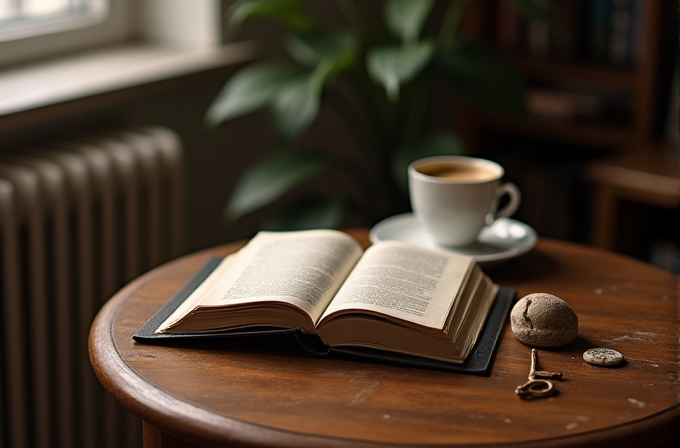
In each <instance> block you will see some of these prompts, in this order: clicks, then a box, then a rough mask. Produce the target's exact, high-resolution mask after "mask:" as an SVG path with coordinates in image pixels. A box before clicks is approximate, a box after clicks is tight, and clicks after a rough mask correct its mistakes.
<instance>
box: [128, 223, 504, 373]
mask: <svg viewBox="0 0 680 448" xmlns="http://www.w3.org/2000/svg"><path fill="white" fill-rule="evenodd" d="M513 299H514V290H512V289H509V288H499V286H498V285H496V284H494V283H493V282H492V281H491V279H490V278H489V277H488V276H487V275H486V274H485V273H484V272H483V271H482V270H481V268H480V267H479V265H478V264H477V263H475V261H474V259H473V258H471V257H467V256H463V255H458V254H454V253H451V252H448V251H438V250H431V249H426V248H422V247H418V246H414V245H411V244H407V243H403V242H398V241H384V242H379V243H376V244H374V245H372V246H371V247H369V248H368V249H367V250H366V251H363V249H362V247H361V245H360V244H359V243H358V242H357V241H356V240H355V239H354V238H352V237H351V236H350V235H348V234H346V233H344V232H341V231H335V230H308V231H295V232H260V233H258V234H257V235H256V236H255V237H254V238H253V239H252V240H250V241H249V242H248V244H246V245H245V246H244V247H243V248H242V249H241V250H239V251H238V252H236V253H234V254H232V255H229V256H227V257H225V258H224V259H214V260H210V261H209V262H208V263H207V264H206V265H205V266H204V267H203V268H202V269H201V270H200V271H199V272H198V273H197V274H196V275H195V276H194V277H193V278H192V279H191V280H190V281H189V282H188V283H187V284H186V286H185V287H184V288H183V289H182V290H181V291H180V292H178V293H177V295H175V296H174V297H173V298H172V299H171V300H170V301H169V302H168V303H167V304H166V305H165V306H164V307H163V308H161V309H160V310H159V311H158V312H157V313H156V314H155V315H154V316H153V317H152V318H151V319H150V320H149V321H148V322H147V323H146V324H145V325H144V326H143V327H142V328H141V329H140V330H139V331H138V332H137V333H136V334H135V335H134V339H135V340H136V341H138V342H147V343H154V342H155V343H162V342H163V341H167V340H173V339H177V338H180V339H181V338H200V337H224V336H248V335H252V334H268V335H277V334H284V333H292V334H294V335H295V337H296V338H297V340H298V341H299V342H300V343H301V344H302V346H303V347H304V348H306V349H308V350H309V351H310V352H313V353H316V354H329V353H332V352H337V353H345V354H353V355H359V356H365V357H370V358H375V359H382V360H388V361H394V362H406V363H412V364H417V365H422V366H430V367H441V368H445V369H448V370H454V371H465V372H471V373H485V372H486V371H487V370H488V368H489V366H490V362H491V358H492V355H493V351H494V347H495V346H496V343H497V340H498V337H499V334H500V331H501V330H502V327H503V325H504V322H505V320H506V318H507V314H508V311H509V309H510V305H511V303H512V301H513Z"/></svg>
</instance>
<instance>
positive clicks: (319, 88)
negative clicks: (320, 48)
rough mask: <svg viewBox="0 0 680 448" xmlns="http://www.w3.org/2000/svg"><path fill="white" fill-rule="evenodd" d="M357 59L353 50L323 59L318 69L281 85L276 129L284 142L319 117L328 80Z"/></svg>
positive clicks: (275, 110) (275, 109) (276, 101)
mask: <svg viewBox="0 0 680 448" xmlns="http://www.w3.org/2000/svg"><path fill="white" fill-rule="evenodd" d="M355 60H356V51H355V50H354V49H353V48H352V49H349V50H347V51H344V52H342V53H338V54H336V55H334V57H328V58H326V59H324V60H322V61H321V62H320V63H319V64H318V65H317V66H316V68H315V69H314V70H313V71H311V72H310V73H307V74H305V75H302V76H299V77H298V78H297V79H296V80H294V81H292V82H290V83H288V84H286V85H284V86H281V88H280V89H279V91H278V93H277V94H276V96H275V97H274V99H273V102H272V104H271V114H272V121H273V124H274V130H275V131H276V133H277V135H278V136H279V137H280V138H281V139H282V140H283V141H290V140H292V139H293V138H295V137H297V136H298V135H300V134H301V133H302V132H303V131H304V130H305V129H306V128H307V127H308V126H309V125H310V124H311V123H312V122H313V121H314V119H315V118H316V117H317V115H318V114H319V109H320V107H321V94H322V92H323V86H324V83H325V82H326V80H327V79H328V78H329V77H330V76H332V75H333V74H335V73H337V72H339V71H342V70H344V69H345V68H347V67H349V66H351V65H352V64H353V63H354V61H355Z"/></svg>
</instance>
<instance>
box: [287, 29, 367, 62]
mask: <svg viewBox="0 0 680 448" xmlns="http://www.w3.org/2000/svg"><path fill="white" fill-rule="evenodd" d="M357 45H358V41H357V38H356V36H354V35H353V34H352V33H351V32H349V31H346V30H339V31H318V32H311V33H302V34H293V35H292V36H291V37H290V38H289V39H288V40H287V41H286V48H287V49H288V53H290V55H291V56H293V58H295V60H297V61H298V62H300V63H301V64H304V65H307V66H314V65H316V64H318V63H320V62H321V61H323V60H325V59H328V58H337V57H338V56H339V55H340V54H344V53H346V52H348V51H354V52H356V51H357V50H358V46H357Z"/></svg>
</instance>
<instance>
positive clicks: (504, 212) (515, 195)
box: [494, 182, 522, 220]
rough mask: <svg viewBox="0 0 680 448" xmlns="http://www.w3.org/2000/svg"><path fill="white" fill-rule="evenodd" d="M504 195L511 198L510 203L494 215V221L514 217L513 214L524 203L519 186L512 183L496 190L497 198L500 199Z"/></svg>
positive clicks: (507, 183)
mask: <svg viewBox="0 0 680 448" xmlns="http://www.w3.org/2000/svg"><path fill="white" fill-rule="evenodd" d="M504 194H507V195H508V196H509V197H510V202H508V203H507V204H506V205H505V207H503V208H502V209H500V210H498V211H497V212H496V214H495V215H494V220H496V219H498V218H503V217H507V216H512V214H513V213H515V212H516V211H517V208H518V207H519V204H520V202H521V201H522V195H521V194H520V192H519V188H517V185H515V184H513V183H512V182H506V183H504V184H503V185H501V186H500V187H498V189H497V190H496V197H498V198H499V199H500V197H501V196H503V195H504Z"/></svg>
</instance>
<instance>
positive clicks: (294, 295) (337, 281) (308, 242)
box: [159, 230, 361, 331]
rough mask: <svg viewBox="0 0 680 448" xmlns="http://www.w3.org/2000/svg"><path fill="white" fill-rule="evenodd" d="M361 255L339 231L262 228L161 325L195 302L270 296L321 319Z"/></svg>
mask: <svg viewBox="0 0 680 448" xmlns="http://www.w3.org/2000/svg"><path fill="white" fill-rule="evenodd" d="M360 256H361V246H360V245H359V243H358V242H357V241H356V240H354V239H353V238H352V237H350V236H349V235H347V234H345V233H343V232H339V231H333V230H310V231H300V232H260V233H258V234H257V235H256V236H255V237H254V238H253V239H252V240H251V241H250V242H249V243H248V244H247V245H246V246H244V247H243V249H241V250H240V251H239V252H238V253H237V254H236V255H235V256H234V257H232V258H230V259H229V260H228V261H225V262H223V264H222V265H220V267H218V268H217V269H216V270H215V272H213V273H212V274H211V275H210V276H209V277H208V278H207V279H206V281H205V282H204V283H203V284H202V285H201V287H199V288H197V289H196V291H195V292H194V293H193V294H192V295H191V296H189V297H188V298H187V300H186V301H185V303H186V306H185V305H182V306H181V307H180V308H181V310H180V308H178V310H176V312H175V313H173V315H171V316H170V317H169V318H168V319H167V320H166V321H165V322H164V323H163V324H162V325H161V327H160V328H159V331H163V329H164V328H167V327H169V326H171V325H172V324H173V323H174V322H177V321H178V320H179V319H181V317H182V316H184V315H186V314H187V311H188V312H190V311H191V310H193V309H194V308H196V307H222V306H230V305H239V304H257V303H266V302H287V303H290V304H292V305H294V306H296V307H298V308H299V309H301V310H303V311H305V312H306V313H307V314H309V315H310V316H311V318H312V320H313V321H314V322H315V323H316V321H317V320H318V319H319V317H320V316H321V314H322V313H323V311H324V310H325V308H326V307H327V306H328V303H329V302H330V300H331V299H332V297H333V295H334V294H335V292H336V291H337V290H338V288H339V287H340V285H341V284H342V281H343V280H344V278H345V277H346V276H347V274H348V273H349V271H350V270H351V269H352V267H353V266H354V265H355V264H356V261H357V260H358V259H359V257H360ZM204 285H205V286H204Z"/></svg>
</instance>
